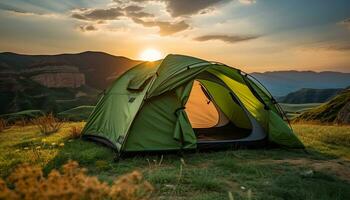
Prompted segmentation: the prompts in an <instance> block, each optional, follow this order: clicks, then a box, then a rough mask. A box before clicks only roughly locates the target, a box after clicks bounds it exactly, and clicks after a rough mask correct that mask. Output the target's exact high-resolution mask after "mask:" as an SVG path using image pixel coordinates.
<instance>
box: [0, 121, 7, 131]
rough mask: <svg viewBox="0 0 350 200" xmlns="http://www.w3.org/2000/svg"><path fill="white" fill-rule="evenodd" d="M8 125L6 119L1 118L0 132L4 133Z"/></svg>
mask: <svg viewBox="0 0 350 200" xmlns="http://www.w3.org/2000/svg"><path fill="white" fill-rule="evenodd" d="M7 126H8V124H7V121H6V120H5V119H1V118H0V132H2V131H4V130H5V129H6V128H7Z"/></svg>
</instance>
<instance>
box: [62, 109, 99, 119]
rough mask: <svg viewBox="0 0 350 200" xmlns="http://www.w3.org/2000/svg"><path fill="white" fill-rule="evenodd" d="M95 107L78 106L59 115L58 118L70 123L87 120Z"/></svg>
mask: <svg viewBox="0 0 350 200" xmlns="http://www.w3.org/2000/svg"><path fill="white" fill-rule="evenodd" d="M94 108H95V106H78V107H75V108H72V109H69V110H66V111H63V112H60V113H58V117H60V118H63V119H66V120H70V121H84V120H87V119H88V117H89V115H90V114H91V112H92V110H93V109H94Z"/></svg>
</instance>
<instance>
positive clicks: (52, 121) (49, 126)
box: [31, 113, 63, 135]
mask: <svg viewBox="0 0 350 200" xmlns="http://www.w3.org/2000/svg"><path fill="white" fill-rule="evenodd" d="M31 121H32V123H33V124H34V125H36V126H37V127H38V128H39V130H40V132H41V133H42V134H44V135H49V134H51V133H55V132H57V131H58V130H59V129H60V128H61V127H62V124H63V123H62V122H61V121H59V119H57V118H55V117H54V116H53V114H52V113H50V114H47V115H44V116H41V117H38V118H36V119H32V120H31Z"/></svg>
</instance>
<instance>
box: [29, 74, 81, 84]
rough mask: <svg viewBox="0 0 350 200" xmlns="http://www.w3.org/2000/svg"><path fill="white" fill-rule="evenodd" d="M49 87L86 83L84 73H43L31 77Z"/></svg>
mask: <svg viewBox="0 0 350 200" xmlns="http://www.w3.org/2000/svg"><path fill="white" fill-rule="evenodd" d="M31 79H32V80H34V81H35V82H37V83H40V84H41V85H44V86H46V87H48V88H78V87H81V86H83V85H85V75H84V74H82V73H42V74H38V75H35V76H32V77H31Z"/></svg>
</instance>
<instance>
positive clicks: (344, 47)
mask: <svg viewBox="0 0 350 200" xmlns="http://www.w3.org/2000/svg"><path fill="white" fill-rule="evenodd" d="M323 49H326V50H330V51H350V44H337V45H330V46H325V47H323Z"/></svg>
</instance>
